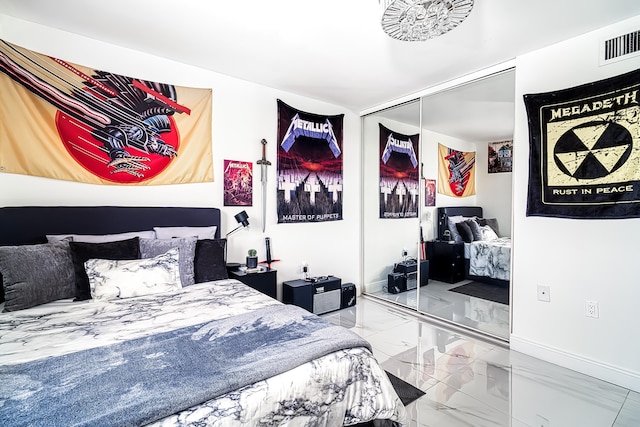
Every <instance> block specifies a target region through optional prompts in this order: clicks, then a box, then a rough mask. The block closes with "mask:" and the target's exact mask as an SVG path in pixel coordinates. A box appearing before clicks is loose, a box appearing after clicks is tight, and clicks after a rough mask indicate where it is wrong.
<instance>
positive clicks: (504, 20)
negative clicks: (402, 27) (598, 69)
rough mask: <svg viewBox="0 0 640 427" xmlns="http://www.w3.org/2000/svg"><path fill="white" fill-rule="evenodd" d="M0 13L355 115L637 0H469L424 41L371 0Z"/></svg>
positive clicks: (573, 32)
mask: <svg viewBox="0 0 640 427" xmlns="http://www.w3.org/2000/svg"><path fill="white" fill-rule="evenodd" d="M0 14H4V15H8V16H12V17H15V18H19V19H23V20H27V21H32V22H35V23H39V24H43V25H46V26H49V27H53V28H58V29H61V30H65V31H69V32H72V33H76V34H80V35H83V36H86V37H90V38H94V39H98V40H101V41H104V42H108V43H111V44H114V45H119V46H124V47H127V48H131V49H135V50H138V51H143V52H147V53H150V54H154V55H157V56H161V57H166V58H169V59H173V60H176V61H179V62H182V63H187V64H191V65H194V66H198V67H202V68H205V69H209V70H212V71H216V72H219V73H222V74H226V75H229V76H233V77H237V78H240V79H244V80H248V81H252V82H256V83H259V84H262V85H266V86H269V87H273V88H277V89H281V90H284V91H287V92H293V93H297V94H300V95H304V96H308V97H311V98H315V99H318V100H323V101H327V102H330V103H334V104H337V105H340V106H343V107H346V108H348V109H350V110H352V111H355V112H360V111H363V110H367V109H370V108H372V107H375V106H377V105H380V104H383V103H386V102H388V101H391V100H394V99H398V98H402V97H404V96H406V95H407V94H411V93H415V92H418V91H420V90H423V89H425V88H429V87H433V86H435V85H438V84H441V83H443V82H445V81H448V80H450V79H453V78H456V77H460V76H464V75H467V74H469V73H472V72H474V71H477V70H480V69H483V68H486V67H489V66H492V65H495V64H498V63H501V62H504V61H507V60H510V59H513V58H514V57H516V56H517V55H519V54H522V53H525V52H529V51H532V50H535V49H538V48H541V47H544V46H547V45H550V44H553V43H555V42H558V41H560V40H564V39H567V38H570V37H573V36H577V35H580V34H583V33H585V32H588V31H591V30H594V29H596V28H599V27H602V26H605V25H608V24H611V23H615V22H618V21H621V20H623V19H626V18H629V17H632V16H635V15H638V14H640V1H638V0H606V1H605V0H476V2H475V6H474V9H473V10H472V12H471V14H470V15H469V17H468V18H467V20H466V21H465V22H463V23H462V25H460V26H459V27H458V28H456V29H455V30H453V31H451V32H449V33H447V34H445V35H443V36H441V37H438V38H436V39H433V40H430V41H426V42H401V41H397V40H394V39H392V38H390V37H388V36H387V35H385V34H384V33H383V32H382V30H381V27H380V23H379V21H380V17H379V15H380V12H379V4H378V0H315V1H309V0H274V1H265V0H243V1H238V0H236V1H231V0H224V1H221V0H182V1H179V2H178V1H175V0H109V1H107V2H105V1H100V2H98V1H90V0H56V1H51V0H0ZM0 22H1V21H0Z"/></svg>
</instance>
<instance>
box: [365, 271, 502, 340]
mask: <svg viewBox="0 0 640 427" xmlns="http://www.w3.org/2000/svg"><path fill="white" fill-rule="evenodd" d="M469 282H470V280H464V281H461V282H458V283H453V284H451V283H444V282H439V281H437V280H429V284H428V285H427V286H421V287H420V301H418V292H417V290H416V289H414V290H411V291H408V292H401V293H399V294H390V293H388V292H387V291H386V290H385V289H384V288H383V287H379V288H378V289H371V290H369V291H368V293H369V294H370V295H374V296H376V297H378V298H382V299H384V300H386V301H391V302H394V303H396V304H400V305H403V306H407V307H411V308H415V307H417V306H418V304H419V305H420V311H422V312H424V313H429V314H431V315H433V316H436V317H439V318H441V319H445V320H448V321H451V322H453V323H456V324H458V325H464V326H466V327H468V328H471V329H475V330H478V331H482V332H483V333H485V334H489V335H492V336H494V337H497V338H499V339H501V340H503V341H506V340H508V339H509V317H510V314H509V306H507V305H504V304H499V303H495V302H492V301H487V300H483V299H479V298H473V297H470V296H468V295H463V294H460V293H457V292H449V289H452V288H455V287H457V286H461V285H464V284H466V283H469Z"/></svg>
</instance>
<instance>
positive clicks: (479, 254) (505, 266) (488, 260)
mask: <svg viewBox="0 0 640 427" xmlns="http://www.w3.org/2000/svg"><path fill="white" fill-rule="evenodd" d="M469 275H473V276H483V277H491V278H494V279H500V280H510V275H511V238H509V237H500V238H498V239H496V240H489V241H484V240H482V241H476V242H472V243H471V244H469Z"/></svg>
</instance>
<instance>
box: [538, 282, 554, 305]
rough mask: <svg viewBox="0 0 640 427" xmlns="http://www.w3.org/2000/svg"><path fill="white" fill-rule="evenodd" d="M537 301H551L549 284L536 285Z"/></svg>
mask: <svg viewBox="0 0 640 427" xmlns="http://www.w3.org/2000/svg"><path fill="white" fill-rule="evenodd" d="M538 301H544V302H550V301H551V290H550V289H549V286H546V285H538Z"/></svg>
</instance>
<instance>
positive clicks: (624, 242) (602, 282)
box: [511, 17, 640, 391]
mask: <svg viewBox="0 0 640 427" xmlns="http://www.w3.org/2000/svg"><path fill="white" fill-rule="evenodd" d="M639 25H640V17H635V18H632V19H630V20H627V21H624V22H622V23H619V24H617V25H614V26H611V27H607V28H604V29H601V30H598V31H595V32H592V33H589V34H586V35H583V36H581V37H578V38H575V39H571V40H567V41H565V42H563V43H559V44H556V45H553V46H550V47H547V48H545V49H541V50H539V51H536V52H533V53H530V54H527V55H523V56H521V57H519V58H518V59H517V64H516V116H515V121H516V127H515V135H514V144H515V148H514V216H513V223H514V224H513V243H514V246H513V323H512V329H513V332H512V335H511V348H512V349H515V350H519V351H522V352H525V353H528V354H530V355H533V356H536V357H539V358H542V359H545V360H548V361H551V362H555V363H557V364H560V365H563V366H566V367H569V368H572V369H575V370H578V371H581V372H584V373H587V374H590V375H592V376H595V377H600V378H603V379H605V380H608V381H611V382H613V383H617V384H621V385H624V386H627V387H629V388H632V389H635V390H637V391H640V357H638V354H640V339H638V338H639V337H640V334H639V333H638V330H637V325H636V322H635V314H634V313H635V312H636V311H637V309H638V301H640V286H638V283H639V280H638V273H637V264H638V249H637V241H636V237H637V236H638V230H640V219H624V220H570V219H555V218H542V217H527V216H526V197H527V187H528V170H529V168H528V161H529V150H528V126H527V115H526V111H525V106H524V103H523V101H522V96H523V95H524V94H527V93H540V92H547V91H553V90H559V89H564V88H569V87H573V86H576V85H580V84H584V83H588V82H592V81H596V80H600V79H604V78H607V77H611V76H614V75H618V74H622V73H624V72H628V71H631V70H634V69H638V68H640V57H635V58H632V59H628V60H626V61H620V62H615V63H612V64H611V65H607V66H602V67H600V66H598V59H597V58H598V53H599V52H598V46H599V43H600V42H601V39H603V38H604V37H605V36H615V35H621V34H624V33H626V32H629V31H631V30H637V29H638V26H639ZM636 143H638V141H636ZM540 284H544V285H548V286H550V295H551V302H548V303H545V302H539V301H537V298H536V289H537V286H538V285H540ZM585 300H591V301H597V302H599V305H600V318H599V319H593V318H587V317H585V309H584V305H585Z"/></svg>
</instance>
